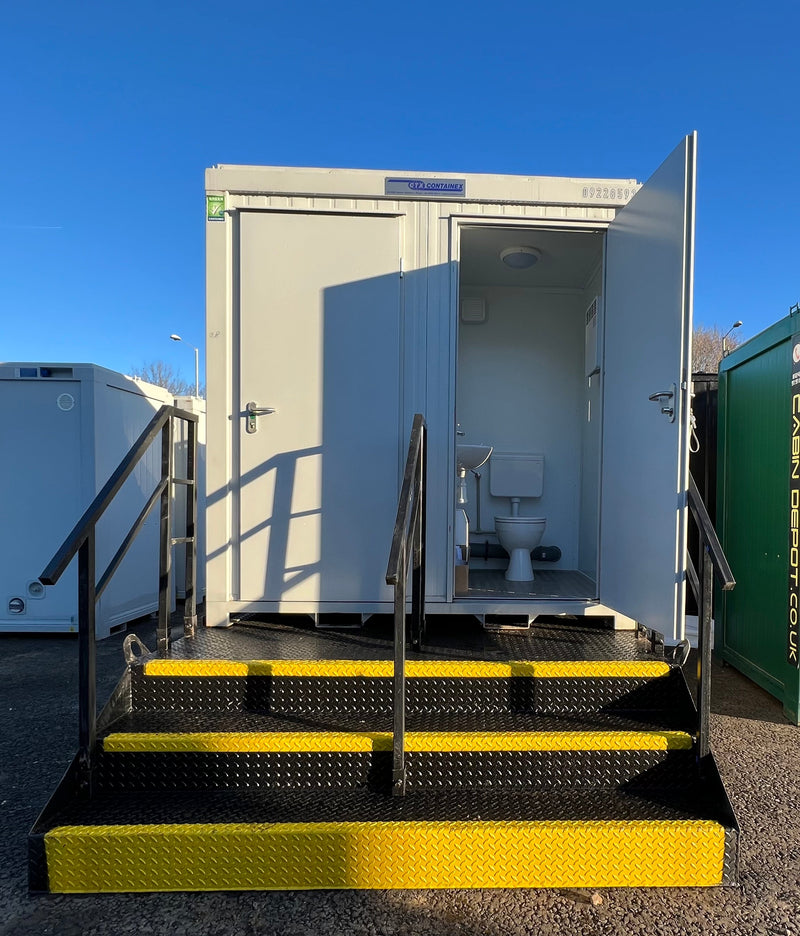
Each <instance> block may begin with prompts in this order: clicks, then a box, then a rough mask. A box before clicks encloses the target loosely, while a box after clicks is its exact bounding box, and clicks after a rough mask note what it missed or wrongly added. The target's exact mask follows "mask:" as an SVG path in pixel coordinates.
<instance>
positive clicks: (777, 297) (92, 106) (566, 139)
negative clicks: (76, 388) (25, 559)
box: [0, 0, 800, 377]
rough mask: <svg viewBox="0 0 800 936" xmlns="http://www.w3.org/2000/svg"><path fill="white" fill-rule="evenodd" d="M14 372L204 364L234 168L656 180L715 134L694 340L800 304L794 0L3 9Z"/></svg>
mask: <svg viewBox="0 0 800 936" xmlns="http://www.w3.org/2000/svg"><path fill="white" fill-rule="evenodd" d="M0 28H2V35H3V37H4V42H3V47H4V51H3V57H2V64H0V78H2V81H0V104H1V105H2V106H1V107H0V113H2V115H3V126H4V131H5V132H4V134H3V142H2V146H1V147H0V166H2V178H3V179H4V183H3V192H4V198H3V199H2V203H3V205H4V210H3V212H2V214H0V270H2V283H3V289H2V293H0V296H1V297H2V298H0V303H2V304H1V305H0V323H2V328H0V359H4V360H37V359H38V360H48V359H49V360H63V361H78V360H80V361H93V362H95V363H99V364H103V365H105V366H107V367H111V368H114V369H117V370H122V371H128V370H130V369H131V368H132V367H134V366H137V365H141V364H142V363H144V362H146V361H152V360H155V359H159V358H161V359H164V360H166V361H168V362H169V363H171V364H173V366H175V367H176V368H179V369H180V370H181V371H182V373H183V375H184V376H186V377H191V376H192V375H193V369H194V360H193V355H192V352H191V349H189V348H187V347H182V346H181V345H178V344H176V343H174V342H170V341H169V339H168V335H169V334H170V333H171V332H178V333H180V334H181V335H182V336H183V337H184V338H185V339H186V340H187V341H189V342H191V343H193V344H199V345H200V346H201V347H202V345H203V333H204V325H203V315H204V198H203V184H204V183H203V171H204V169H205V168H206V167H207V166H211V165H214V164H216V163H250V164H264V165H310V166H345V167H350V166H354V167H359V168H392V169H417V170H436V171H458V172H488V173H494V172H497V173H520V174H526V175H527V174H532V175H566V176H577V177H581V176H588V177H594V178H597V177H604V176H609V177H618V178H619V177H622V178H628V177H635V178H637V179H639V180H644V179H646V178H647V177H648V176H649V175H650V174H651V173H652V172H653V171H654V170H655V169H656V167H657V166H658V165H659V163H660V162H661V161H662V159H664V158H665V157H666V156H667V155H668V153H669V152H671V150H672V149H673V148H674V147H675V146H676V145H677V143H678V142H679V140H680V139H681V137H682V136H684V135H685V134H686V133H687V132H689V131H691V130H694V129H696V130H698V132H699V170H698V171H699V179H698V208H697V244H696V276H695V320H696V321H697V322H700V323H703V324H707V325H714V324H718V325H720V326H723V327H724V328H727V327H728V326H729V325H730V324H731V323H732V322H733V321H734V320H736V319H742V320H743V321H744V326H743V327H742V329H741V330H740V332H741V334H742V335H743V337H749V336H752V335H754V334H756V333H757V332H759V331H761V330H762V329H763V328H765V327H766V326H767V325H769V324H770V323H772V322H773V321H775V320H777V319H778V318H781V317H782V316H784V315H785V314H786V312H787V309H788V307H789V306H790V305H793V304H794V303H795V302H798V301H800V173H799V172H798V168H799V167H800V79H798V74H797V41H798V35H800V4H797V3H796V2H790V0H785V2H771V0H766V2H762V3H759V4H753V3H751V2H748V3H744V2H735V0H734V2H726V3H721V2H714V0H711V2H702V0H701V2H697V0H695V2H684V0H671V2H670V3H669V4H667V3H659V4H649V3H642V2H636V3H634V2H614V0H610V2H604V3H602V4H600V3H585V2H580V0H575V2H571V3H561V4H557V3H551V2H547V3H543V2H538V0H530V2H528V3H525V4H522V3H517V4H489V3H473V2H470V0H465V2H460V3H451V2H440V3H435V2H430V0H429V2H426V3H423V2H418V0H411V2H406V3H403V4H393V5H388V4H381V3H376V2H372V3H360V2H359V3H347V2H345V3H338V4H337V3H321V2H317V0H309V2H304V3H297V4H294V3H280V4H279V3H270V2H263V0H262V2H258V3H253V2H247V0H245V2H233V3H227V4H225V3H219V2H216V3H213V4H212V3H208V2H205V0H196V2H192V3H189V2H186V3H174V2H170V0H162V2H159V3H153V2H150V0H140V2H138V3H134V4H125V5H123V4H118V3H109V2H107V0H106V2H103V3H97V2H74V0H73V2H71V3H70V2H66V3H65V2H63V0H61V2H40V0H28V2H26V3H25V4H13V5H12V4H10V3H6V4H4V5H3V11H2V13H0Z"/></svg>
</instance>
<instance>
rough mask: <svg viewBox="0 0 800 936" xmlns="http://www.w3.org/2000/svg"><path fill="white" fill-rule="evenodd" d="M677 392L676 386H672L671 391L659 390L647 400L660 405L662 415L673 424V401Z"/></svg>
mask: <svg viewBox="0 0 800 936" xmlns="http://www.w3.org/2000/svg"><path fill="white" fill-rule="evenodd" d="M677 392H678V387H677V385H676V384H672V389H671V390H659V391H658V392H656V393H651V394H650V396H649V397H648V398H647V399H648V400H650V401H651V402H652V403H658V404H660V406H661V412H662V413H663V415H664V416H666V417H667V418H668V419H669V421H670V422H675V399H676V394H677Z"/></svg>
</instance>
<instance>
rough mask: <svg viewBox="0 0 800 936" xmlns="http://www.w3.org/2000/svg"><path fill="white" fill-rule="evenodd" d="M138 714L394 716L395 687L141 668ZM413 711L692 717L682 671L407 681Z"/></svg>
mask: <svg viewBox="0 0 800 936" xmlns="http://www.w3.org/2000/svg"><path fill="white" fill-rule="evenodd" d="M131 693H132V700H133V702H134V706H135V707H136V708H137V709H166V708H168V709H175V710H183V711H190V710H192V709H195V708H203V709H220V710H222V709H227V710H232V709H242V708H247V709H250V710H261V711H275V712H280V711H283V712H287V713H288V712H294V713H303V712H315V711H333V710H339V711H345V710H349V711H363V712H370V711H375V712H377V711H381V710H383V711H391V710H392V680H391V679H389V678H384V677H380V678H373V677H353V678H339V677H327V676H325V677H318V678H310V677H278V678H275V677H269V676H246V677H219V676H202V677H194V676H182V677H174V676H159V677H157V678H149V677H145V676H144V675H143V674H142V673H141V672H140V671H137V669H134V671H133V672H132V674H131ZM406 705H407V711H408V712H411V713H413V712H415V711H430V710H433V709H438V710H441V711H453V712H465V713H466V712H479V711H486V712H489V711H497V712H500V711H509V710H510V711H517V712H540V713H546V712H553V713H566V712H569V711H573V712H591V711H596V710H608V711H611V710H619V711H623V712H624V711H637V710H641V709H665V708H682V709H683V710H684V711H685V712H686V711H690V710H691V698H690V696H689V695H688V692H687V689H686V685H685V681H684V679H683V674H682V673H681V672H680V671H678V670H672V671H670V672H669V673H668V674H667V675H666V676H659V677H656V678H651V679H644V678H638V677H636V678H632V677H624V678H620V677H595V678H567V679H561V678H546V679H534V678H531V677H526V676H524V677H517V676H514V677H511V678H508V679H497V678H482V677H473V678H469V679H466V678H462V679H447V678H441V679H440V678H435V677H434V678H425V679H414V678H411V679H406Z"/></svg>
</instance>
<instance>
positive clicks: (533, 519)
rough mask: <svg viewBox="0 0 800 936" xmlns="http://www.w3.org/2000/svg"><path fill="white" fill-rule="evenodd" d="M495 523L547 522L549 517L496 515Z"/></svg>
mask: <svg viewBox="0 0 800 936" xmlns="http://www.w3.org/2000/svg"><path fill="white" fill-rule="evenodd" d="M494 520H495V523H497V522H498V521H499V522H500V523H546V521H547V517H495V518H494Z"/></svg>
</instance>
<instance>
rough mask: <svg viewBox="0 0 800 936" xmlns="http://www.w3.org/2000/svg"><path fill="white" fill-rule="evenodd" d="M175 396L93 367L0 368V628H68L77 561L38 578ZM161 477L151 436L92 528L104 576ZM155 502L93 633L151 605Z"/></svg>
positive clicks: (73, 625) (72, 626) (72, 620)
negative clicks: (51, 581)
mask: <svg viewBox="0 0 800 936" xmlns="http://www.w3.org/2000/svg"><path fill="white" fill-rule="evenodd" d="M165 403H166V404H172V403H173V397H172V395H171V394H170V393H169V392H168V391H166V390H164V389H162V388H161V387H156V386H153V385H152V384H148V383H144V382H142V381H139V380H135V379H133V378H130V377H125V376H123V375H122V374H118V373H115V372H114V371H111V370H107V369H106V368H104V367H98V366H97V365H95V364H45V363H38V362H31V363H4V364H0V426H2V437H3V458H2V459H0V484H2V490H3V497H2V501H1V502H0V530H2V538H1V539H0V602H2V604H0V631H6V632H15V633H26V632H34V631H54V632H57V631H66V632H70V631H76V630H77V627H78V624H77V613H78V575H77V557H76V558H75V559H74V560H73V562H72V564H71V565H70V567H69V568H68V569H67V570H66V571H65V572H64V574H63V576H62V577H61V580H60V581H59V582H58V583H57V584H56V585H53V586H44V585H42V584H41V583H40V582H39V581H38V578H39V575H40V574H41V573H42V571H43V570H44V568H45V566H46V564H47V563H48V562H49V561H50V559H51V558H52V557H53V555H54V554H55V552H56V550H57V549H58V548H59V547H60V546H61V544H62V542H63V541H64V539H65V538H66V537H67V535H68V534H69V532H70V531H71V530H72V529H73V527H74V526H75V524H76V523H77V522H78V520H79V519H80V517H81V515H82V514H83V512H84V511H85V510H86V508H87V507H88V506H89V504H90V503H91V502H92V500H93V498H94V497H95V495H96V494H97V493H98V491H99V490H100V489H101V487H102V486H103V484H105V482H106V480H107V479H108V477H109V476H110V475H111V473H112V472H113V471H114V469H115V468H116V467H117V465H118V464H119V463H120V461H121V460H122V459H123V457H124V456H125V454H126V453H127V452H128V450H129V449H130V447H131V446H132V445H133V443H134V442H135V441H136V439H137V438H138V436H139V434H140V433H141V431H142V430H143V429H144V427H145V426H146V425H147V423H148V422H149V421H150V420H151V419H152V417H153V415H154V414H155V413H156V411H157V410H158V409H159V408H160V407H161V406H162V405H163V404H165ZM160 477H161V454H160V441H159V440H156V441H155V442H154V443H153V445H152V446H151V449H150V451H149V452H148V453H147V454H146V455H145V456H144V458H143V459H142V461H141V462H140V463H139V465H138V466H137V468H136V469H135V470H134V472H133V474H132V475H131V477H129V478H128V480H127V481H126V482H125V484H124V486H123V487H122V489H121V490H120V492H119V494H118V495H117V497H116V498H115V500H114V501H113V503H112V504H111V505H110V506H109V508H108V510H107V511H106V513H105V515H104V516H103V518H102V519H101V521H100V523H99V524H98V526H97V576H98V579H99V577H100V576H101V575H102V573H103V571H104V570H105V568H106V566H107V565H108V563H109V562H110V560H111V558H112V557H113V555H114V553H115V552H116V550H117V548H118V547H119V545H120V544H121V542H122V539H123V538H124V537H125V535H126V534H127V532H128V530H129V528H130V526H131V525H132V524H133V522H134V521H135V520H136V518H137V516H138V514H139V512H140V511H141V509H142V507H143V506H144V504H145V503H146V501H147V499H148V497H149V496H150V494H151V492H152V491H153V489H154V487H155V485H156V483H157V482H158V480H159V479H160ZM158 527H159V523H158V510H157V509H156V510H154V511H152V512H151V515H150V517H149V518H148V520H147V522H146V523H145V526H144V528H143V529H142V530H141V532H140V533H139V536H138V537H137V538H136V540H135V541H134V543H133V545H132V546H131V548H130V551H129V552H128V554H127V555H126V557H125V559H124V560H123V562H122V565H121V566H120V567H119V569H118V570H117V572H116V574H115V575H114V577H113V578H112V580H111V582H110V583H109V585H108V588H107V589H106V590H105V592H104V593H103V595H102V596H101V597H100V600H99V601H98V603H97V624H96V629H97V635H98V636H99V637H105V636H108V634H110V633H111V632H112V631H114V630H116V629H118V628H121V627H123V626H124V624H125V623H126V622H127V621H130V620H133V619H134V618H137V617H140V616H142V615H145V614H149V613H150V612H151V611H154V610H155V609H156V608H157V607H158V532H159V529H158Z"/></svg>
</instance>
